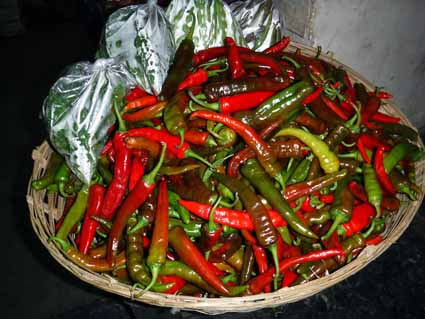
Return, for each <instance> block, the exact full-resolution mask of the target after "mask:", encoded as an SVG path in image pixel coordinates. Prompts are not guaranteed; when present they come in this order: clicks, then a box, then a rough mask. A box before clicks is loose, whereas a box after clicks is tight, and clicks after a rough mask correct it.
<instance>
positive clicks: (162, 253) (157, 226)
mask: <svg viewBox="0 0 425 319" xmlns="http://www.w3.org/2000/svg"><path fill="white" fill-rule="evenodd" d="M157 207H158V208H157V211H156V214H155V223H154V227H153V233H152V237H151V244H150V246H149V254H148V258H147V259H146V264H147V266H148V267H149V269H150V271H151V274H152V280H151V282H150V283H149V285H148V286H147V287H146V288H145V291H148V290H149V289H150V288H151V287H152V286H153V285H154V284H155V282H156V280H157V278H158V275H159V270H160V268H161V267H162V265H163V264H164V263H165V259H166V253H167V247H168V190H167V181H166V180H165V179H164V180H162V181H161V182H160V183H159V190H158V206H157Z"/></svg>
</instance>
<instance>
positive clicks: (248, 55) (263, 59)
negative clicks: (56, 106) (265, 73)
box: [239, 51, 282, 74]
mask: <svg viewBox="0 0 425 319" xmlns="http://www.w3.org/2000/svg"><path fill="white" fill-rule="evenodd" d="M239 55H240V57H241V59H242V61H243V62H251V63H258V64H260V65H265V66H268V67H269V68H270V69H271V71H272V72H273V73H274V74H282V69H281V67H280V64H279V62H278V61H277V60H276V59H275V58H273V57H272V56H270V55H267V54H264V53H260V52H255V51H250V52H247V51H241V52H240V53H239Z"/></svg>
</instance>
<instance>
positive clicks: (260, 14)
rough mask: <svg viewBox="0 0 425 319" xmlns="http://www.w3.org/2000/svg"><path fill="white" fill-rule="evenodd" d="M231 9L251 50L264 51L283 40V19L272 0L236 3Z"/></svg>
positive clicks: (252, 0)
mask: <svg viewBox="0 0 425 319" xmlns="http://www.w3.org/2000/svg"><path fill="white" fill-rule="evenodd" d="M230 8H231V10H232V14H233V16H234V17H235V19H236V21H237V22H238V23H239V25H240V28H241V30H242V33H243V37H244V39H245V42H246V44H247V45H248V47H249V48H250V49H253V50H255V51H264V50H265V49H267V48H268V47H270V46H272V45H273V44H275V43H276V42H278V41H279V40H280V39H281V37H282V34H281V33H282V32H281V25H282V19H283V18H282V17H281V16H280V14H279V10H278V9H277V8H276V7H275V5H274V3H273V1H272V0H248V1H236V2H233V3H231V4H230Z"/></svg>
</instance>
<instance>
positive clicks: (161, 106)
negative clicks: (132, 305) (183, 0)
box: [32, 36, 423, 297]
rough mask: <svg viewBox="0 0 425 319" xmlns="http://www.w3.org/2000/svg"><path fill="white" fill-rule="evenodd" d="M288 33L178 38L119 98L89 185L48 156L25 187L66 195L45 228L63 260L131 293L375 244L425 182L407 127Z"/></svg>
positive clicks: (267, 275) (340, 260)
mask: <svg viewBox="0 0 425 319" xmlns="http://www.w3.org/2000/svg"><path fill="white" fill-rule="evenodd" d="M288 44H289V38H286V37H285V38H283V39H282V41H281V42H279V43H277V44H276V45H274V46H273V47H271V48H269V49H267V50H265V51H264V52H254V51H252V50H250V49H248V48H244V47H238V46H237V45H236V44H235V42H234V41H233V39H231V38H226V39H225V41H224V45H223V46H222V47H214V48H209V49H206V50H202V51H199V52H196V53H195V52H194V46H193V42H192V39H191V38H190V36H188V37H187V38H186V39H185V40H184V41H183V42H182V44H181V45H180V47H179V49H178V50H177V54H176V56H175V59H174V63H173V66H172V67H171V68H170V72H169V74H168V77H167V80H166V81H165V84H164V88H163V90H162V92H161V94H160V95H159V96H158V97H157V96H151V95H148V94H147V93H146V92H145V91H144V90H142V89H141V88H139V87H135V88H133V89H132V90H131V91H130V92H129V93H128V95H127V96H126V97H125V98H124V99H123V98H122V97H121V96H119V95H118V94H117V95H116V96H115V99H114V105H113V106H112V107H113V109H114V111H115V113H116V116H117V124H116V125H115V126H114V127H113V128H111V131H110V139H109V140H108V142H107V144H106V145H105V147H104V149H103V151H102V153H101V155H100V157H99V160H98V169H97V172H96V174H95V176H94V177H93V180H92V183H91V185H82V184H81V183H79V182H78V180H76V179H75V177H74V176H73V175H72V173H71V172H70V170H69V168H68V167H67V165H66V163H64V161H63V159H62V158H61V157H60V156H58V155H57V154H56V153H53V155H52V158H51V160H50V164H49V167H48V168H47V170H46V172H45V175H44V176H43V177H42V178H41V179H39V180H37V181H34V182H33V184H32V186H33V187H34V188H35V189H39V190H41V189H45V188H47V189H48V190H49V191H53V192H59V194H60V195H61V196H64V197H66V207H65V210H64V213H63V217H62V218H61V219H60V220H59V221H58V223H57V232H56V234H55V236H54V237H52V240H53V241H55V242H56V243H58V244H59V245H60V247H61V248H62V249H63V251H64V253H65V254H66V255H67V256H68V257H69V259H71V260H72V261H73V262H75V263H76V264H78V265H80V266H81V267H84V268H86V269H89V270H92V271H94V272H107V273H109V274H111V275H113V276H115V277H116V278H117V279H118V280H120V281H122V282H126V283H128V284H129V285H134V287H135V289H136V290H135V291H136V292H137V294H142V293H144V292H145V291H148V290H149V291H154V292H161V293H169V294H185V295H192V296H208V297H215V296H245V295H250V294H258V293H262V292H263V293H267V292H272V291H275V290H278V289H280V288H282V287H287V286H295V285H298V284H301V283H304V282H308V281H310V280H313V279H315V278H318V277H322V276H325V275H326V274H329V273H330V272H333V271H335V270H336V269H338V268H340V267H342V266H344V265H345V264H347V263H349V262H350V261H351V260H353V258H355V257H356V256H358V255H359V253H360V252H361V251H362V249H363V248H364V247H365V246H366V245H376V244H378V243H379V242H380V241H382V240H383V239H384V236H383V232H384V231H385V227H386V219H387V218H388V216H391V215H392V214H397V212H398V211H399V207H400V205H402V204H403V203H404V201H405V200H404V197H403V196H400V195H401V194H404V195H406V196H407V198H409V199H410V200H416V199H417V196H418V194H419V193H420V192H421V190H420V188H419V187H418V186H417V185H416V184H415V161H418V160H421V159H422V157H423V150H422V149H420V148H419V147H418V146H417V140H418V134H417V132H416V131H414V130H413V129H412V128H410V127H408V126H406V125H403V124H400V123H399V122H400V119H399V118H397V117H393V116H389V115H387V114H385V113H382V112H380V107H381V105H383V104H385V100H386V99H388V98H391V95H390V94H388V93H386V92H384V91H381V90H379V89H376V90H375V91H372V92H371V91H368V90H367V88H366V87H365V86H364V85H363V84H361V83H354V84H352V83H351V81H350V78H349V76H348V75H347V73H346V72H345V71H344V69H343V68H336V67H335V66H333V65H331V64H329V63H327V62H325V61H324V60H322V59H320V55H319V54H318V56H316V57H309V56H306V55H303V54H302V52H301V51H299V50H298V51H296V52H287V51H286V50H285V48H286V46H287V45H288Z"/></svg>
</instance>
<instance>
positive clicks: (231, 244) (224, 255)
mask: <svg viewBox="0 0 425 319" xmlns="http://www.w3.org/2000/svg"><path fill="white" fill-rule="evenodd" d="M217 245H218V247H217V248H216V247H214V248H213V249H212V250H210V252H209V254H208V261H210V262H213V263H218V262H223V261H225V260H226V259H228V258H229V257H231V256H232V255H233V254H234V253H236V251H238V250H239V248H240V247H241V245H242V238H241V236H240V235H239V232H232V233H230V234H223V235H222V236H221V237H220V240H219V241H218V242H217Z"/></svg>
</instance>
